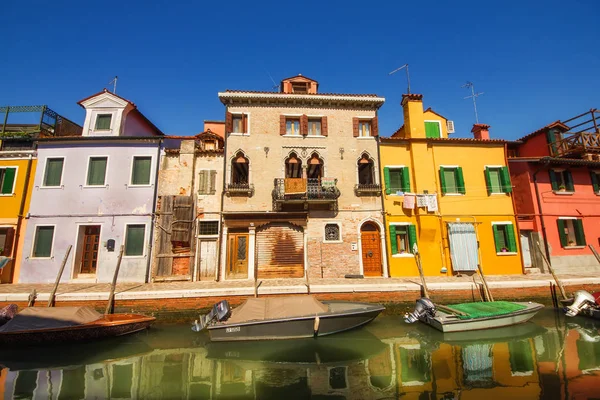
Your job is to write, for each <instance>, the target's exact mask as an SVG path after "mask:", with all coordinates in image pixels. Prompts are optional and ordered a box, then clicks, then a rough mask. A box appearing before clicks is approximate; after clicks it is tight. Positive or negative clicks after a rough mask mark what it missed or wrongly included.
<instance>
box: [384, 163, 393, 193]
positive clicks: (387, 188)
mask: <svg viewBox="0 0 600 400" xmlns="http://www.w3.org/2000/svg"><path fill="white" fill-rule="evenodd" d="M383 182H384V183H385V194H391V193H392V188H391V187H390V169H389V168H388V167H385V168H384V169H383Z"/></svg>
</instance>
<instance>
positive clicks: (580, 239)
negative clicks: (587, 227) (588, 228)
mask: <svg viewBox="0 0 600 400" xmlns="http://www.w3.org/2000/svg"><path fill="white" fill-rule="evenodd" d="M573 227H574V228H575V240H576V241H577V246H585V245H586V243H585V233H584V232H583V221H582V220H580V219H576V220H575V221H573Z"/></svg>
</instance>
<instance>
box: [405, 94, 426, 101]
mask: <svg viewBox="0 0 600 400" xmlns="http://www.w3.org/2000/svg"><path fill="white" fill-rule="evenodd" d="M404 99H408V100H423V95H422V94H416V93H408V94H406V93H405V94H403V95H402V101H404Z"/></svg>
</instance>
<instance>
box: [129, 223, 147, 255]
mask: <svg viewBox="0 0 600 400" xmlns="http://www.w3.org/2000/svg"><path fill="white" fill-rule="evenodd" d="M145 234H146V226H145V225H127V232H126V233H125V255H126V256H142V255H144V236H145Z"/></svg>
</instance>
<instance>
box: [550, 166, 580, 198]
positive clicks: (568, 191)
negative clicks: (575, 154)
mask: <svg viewBox="0 0 600 400" xmlns="http://www.w3.org/2000/svg"><path fill="white" fill-rule="evenodd" d="M550 169H551V170H552V171H554V174H555V175H557V174H560V179H561V180H562V181H564V179H565V177H564V176H563V172H565V171H568V172H569V173H570V174H571V179H573V173H572V172H571V170H569V169H568V168H550ZM550 184H552V182H550ZM573 186H575V182H573ZM559 188H560V185H559ZM552 193H554V194H558V195H562V196H564V195H572V194H574V193H575V190H568V189H567V186H566V185H565V190H564V191H561V190H560V189H559V190H553V191H552Z"/></svg>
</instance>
